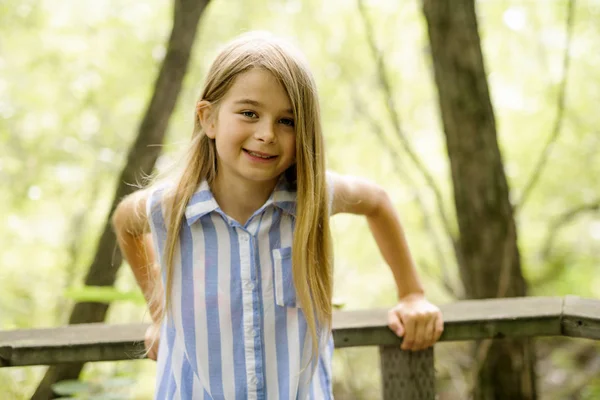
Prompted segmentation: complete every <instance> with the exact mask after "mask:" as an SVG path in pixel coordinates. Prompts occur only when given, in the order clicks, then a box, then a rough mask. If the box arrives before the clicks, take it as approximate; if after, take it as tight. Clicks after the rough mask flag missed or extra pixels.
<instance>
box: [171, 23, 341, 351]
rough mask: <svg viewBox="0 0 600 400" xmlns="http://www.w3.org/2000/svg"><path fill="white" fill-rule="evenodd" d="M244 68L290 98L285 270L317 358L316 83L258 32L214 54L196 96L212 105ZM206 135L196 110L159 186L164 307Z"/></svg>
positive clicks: (206, 163)
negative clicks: (180, 154) (175, 165)
mask: <svg viewBox="0 0 600 400" xmlns="http://www.w3.org/2000/svg"><path fill="white" fill-rule="evenodd" d="M252 68H262V69H264V70H266V71H269V72H270V73H272V74H273V75H274V76H275V77H276V78H277V79H278V80H279V81H280V82H281V84H282V85H283V87H284V88H285V90H286V92H287V95H288V97H289V99H290V102H291V104H292V110H293V113H294V121H295V133H296V164H295V165H294V166H292V167H290V168H289V169H288V170H287V171H286V172H285V173H286V175H287V177H288V178H289V179H290V182H292V184H295V186H296V189H297V205H296V223H295V227H294V239H293V244H292V274H293V280H294V286H295V288H296V296H297V300H298V302H299V303H300V305H301V307H302V310H303V313H304V316H305V318H306V322H307V328H308V332H309V333H310V335H311V338H312V344H313V357H315V358H314V359H318V354H319V345H320V339H321V338H323V337H324V335H322V334H323V333H328V332H330V330H331V316H332V300H331V298H332V290H333V284H332V259H333V255H332V248H331V236H330V231H329V210H328V207H329V198H328V192H327V189H326V178H325V155H324V143H323V135H322V131H321V118H320V111H319V101H318V97H317V89H316V84H315V82H314V79H313V77H312V74H311V73H310V70H309V68H308V64H307V63H306V61H305V60H304V58H303V56H302V55H301V54H300V53H299V52H298V51H297V50H296V49H295V48H294V47H293V46H291V45H290V44H288V43H287V42H285V41H283V40H281V39H278V38H275V37H273V36H271V35H269V34H266V33H262V32H253V33H249V34H244V35H241V36H239V37H238V38H236V39H235V40H233V41H232V42H230V43H229V44H228V45H227V46H226V47H225V48H224V49H223V50H222V51H221V52H220V53H219V54H218V56H217V57H216V59H215V61H214V62H213V64H212V66H211V68H210V70H209V71H208V75H207V77H206V82H205V86H204V89H203V91H202V95H201V96H200V99H199V101H202V100H206V101H208V102H210V103H211V104H212V105H213V106H214V107H215V108H217V107H218V106H219V102H220V100H221V99H222V98H223V97H224V96H225V94H226V93H227V91H228V90H229V88H230V87H231V85H232V84H233V82H234V80H235V79H236V77H237V76H238V75H239V74H241V73H243V72H246V71H248V70H250V69H252ZM217 173H218V171H217V152H216V148H215V143H214V140H213V139H210V138H209V137H208V136H207V135H205V133H204V132H203V129H202V126H201V123H200V120H199V116H198V113H197V112H196V115H195V120H194V132H193V136H192V140H191V145H190V147H189V149H188V151H187V152H186V156H185V159H184V164H183V166H182V168H181V169H180V171H179V172H178V173H177V174H176V175H175V176H174V177H172V178H171V182H173V183H174V184H173V185H171V189H168V190H167V191H165V194H164V197H163V200H164V203H163V209H164V212H165V220H166V221H165V222H166V226H167V237H166V245H165V254H164V260H163V265H164V266H165V268H166V285H165V286H166V287H165V298H166V304H165V307H164V308H163V313H162V316H161V318H164V317H165V315H166V313H167V310H168V309H169V306H170V297H171V286H172V277H173V260H174V254H175V251H176V248H177V244H178V240H179V230H180V229H181V225H182V221H183V216H184V213H185V209H186V206H187V204H188V202H189V201H190V199H191V197H192V195H193V193H194V192H195V190H196V189H197V187H198V185H199V183H200V182H201V181H202V180H207V181H208V183H209V185H212V183H213V182H214V180H215V177H216V175H217Z"/></svg>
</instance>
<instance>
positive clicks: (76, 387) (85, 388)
mask: <svg viewBox="0 0 600 400" xmlns="http://www.w3.org/2000/svg"><path fill="white" fill-rule="evenodd" d="M90 388H91V386H90V384H89V383H87V382H82V381H78V380H74V379H73V380H66V381H60V382H57V383H55V384H53V385H52V390H53V391H54V393H56V394H58V395H61V396H62V395H71V394H83V393H89V392H90Z"/></svg>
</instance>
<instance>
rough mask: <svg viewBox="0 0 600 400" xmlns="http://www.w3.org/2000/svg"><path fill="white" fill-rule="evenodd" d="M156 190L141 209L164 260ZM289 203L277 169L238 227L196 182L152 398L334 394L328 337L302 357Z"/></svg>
mask: <svg viewBox="0 0 600 400" xmlns="http://www.w3.org/2000/svg"><path fill="white" fill-rule="evenodd" d="M161 195H162V190H160V189H158V190H155V191H154V192H153V193H152V195H151V196H150V198H149V201H148V204H147V212H148V216H149V218H148V219H149V221H150V227H151V231H152V235H153V240H154V245H155V248H156V251H157V254H158V255H159V256H160V259H161V260H162V259H163V257H162V256H163V254H164V247H165V238H166V229H165V223H164V218H163V215H164V213H163V210H162V207H161ZM295 210H296V192H295V191H293V190H292V188H291V186H290V185H289V183H288V182H287V181H286V180H285V179H284V178H283V176H282V178H281V179H280V180H279V182H278V183H277V186H276V187H275V190H274V191H273V193H272V194H271V196H270V198H269V199H268V200H267V202H266V203H265V204H264V205H263V206H262V207H261V208H260V209H259V210H257V211H256V212H255V213H254V214H253V215H252V217H251V218H250V219H249V220H248V221H247V222H246V224H245V225H241V224H239V223H238V222H237V221H235V220H233V219H232V218H230V217H229V216H227V215H226V214H225V213H224V212H223V211H222V210H221V209H220V208H219V205H218V204H217V202H216V200H215V198H214V197H213V195H212V193H211V191H210V188H209V186H208V184H207V183H206V182H203V183H202V184H201V185H199V188H198V190H197V191H196V192H195V194H194V195H193V197H192V199H191V201H190V202H189V204H188V206H187V208H186V211H185V221H183V223H182V228H181V231H180V237H179V239H180V240H179V248H178V250H177V251H176V253H175V257H174V271H173V286H172V295H171V306H170V309H169V311H168V316H167V318H166V319H165V322H164V323H163V326H162V330H161V340H160V346H159V352H158V359H157V381H156V394H155V397H156V399H160V400H164V399H203V400H209V399H214V400H218V399H236V400H241V399H273V400H276V399H281V400H283V399H318V400H321V399H331V398H333V396H332V384H331V358H332V355H333V339H332V337H331V336H329V337H324V338H322V340H321V345H320V357H319V360H318V362H317V361H314V360H313V363H312V364H311V365H308V362H309V360H310V356H311V354H312V342H311V336H310V334H308V332H307V324H306V320H305V318H304V314H303V312H302V309H301V308H299V307H298V304H297V303H296V293H295V289H294V285H293V280H292V265H291V248H292V236H293V234H292V233H293V230H294V222H295ZM162 267H163V268H162V270H163V281H164V280H165V274H164V271H165V268H164V265H163V266H162ZM313 367H314V368H313ZM313 371H314V374H312V375H311V373H312V372H313Z"/></svg>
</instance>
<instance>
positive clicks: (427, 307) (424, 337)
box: [388, 293, 444, 351]
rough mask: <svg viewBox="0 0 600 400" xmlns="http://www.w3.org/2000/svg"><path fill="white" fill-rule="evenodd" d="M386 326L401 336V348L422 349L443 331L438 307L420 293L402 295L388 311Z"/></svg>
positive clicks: (432, 342) (434, 340)
mask: <svg viewBox="0 0 600 400" xmlns="http://www.w3.org/2000/svg"><path fill="white" fill-rule="evenodd" d="M388 326H389V327H390V329H391V330H392V331H394V332H395V333H396V335H398V336H399V337H403V338H404V340H403V341H402V347H401V348H402V350H412V351H416V350H423V349H426V348H428V347H430V346H433V345H434V343H435V342H437V341H438V339H439V338H440V336H441V335H442V332H443V331H444V321H443V319H442V313H441V312H440V309H439V308H438V307H437V306H435V305H433V304H431V303H430V302H429V301H427V299H426V298H425V296H424V295H422V294H420V293H419V294H411V295H408V296H405V297H403V298H402V299H401V300H400V302H398V304H397V305H396V306H395V307H393V308H392V309H391V310H390V311H389V312H388Z"/></svg>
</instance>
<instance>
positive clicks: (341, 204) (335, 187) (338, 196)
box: [327, 171, 387, 215]
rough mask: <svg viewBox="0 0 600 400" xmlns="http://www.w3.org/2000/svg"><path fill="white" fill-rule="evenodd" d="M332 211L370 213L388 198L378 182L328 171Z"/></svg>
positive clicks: (335, 212)
mask: <svg viewBox="0 0 600 400" xmlns="http://www.w3.org/2000/svg"><path fill="white" fill-rule="evenodd" d="M327 184H328V186H329V187H330V189H329V190H330V193H331V197H332V199H331V202H332V207H331V208H332V212H331V214H332V215H333V214H338V213H351V214H361V215H369V214H372V213H373V212H375V211H376V209H377V207H378V206H379V205H380V204H381V202H382V201H383V200H385V199H386V198H387V193H386V192H385V190H384V189H383V188H382V187H381V186H380V185H378V184H377V183H375V182H373V181H371V180H369V179H365V178H361V177H358V176H353V175H342V174H338V173H336V172H334V171H327Z"/></svg>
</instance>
